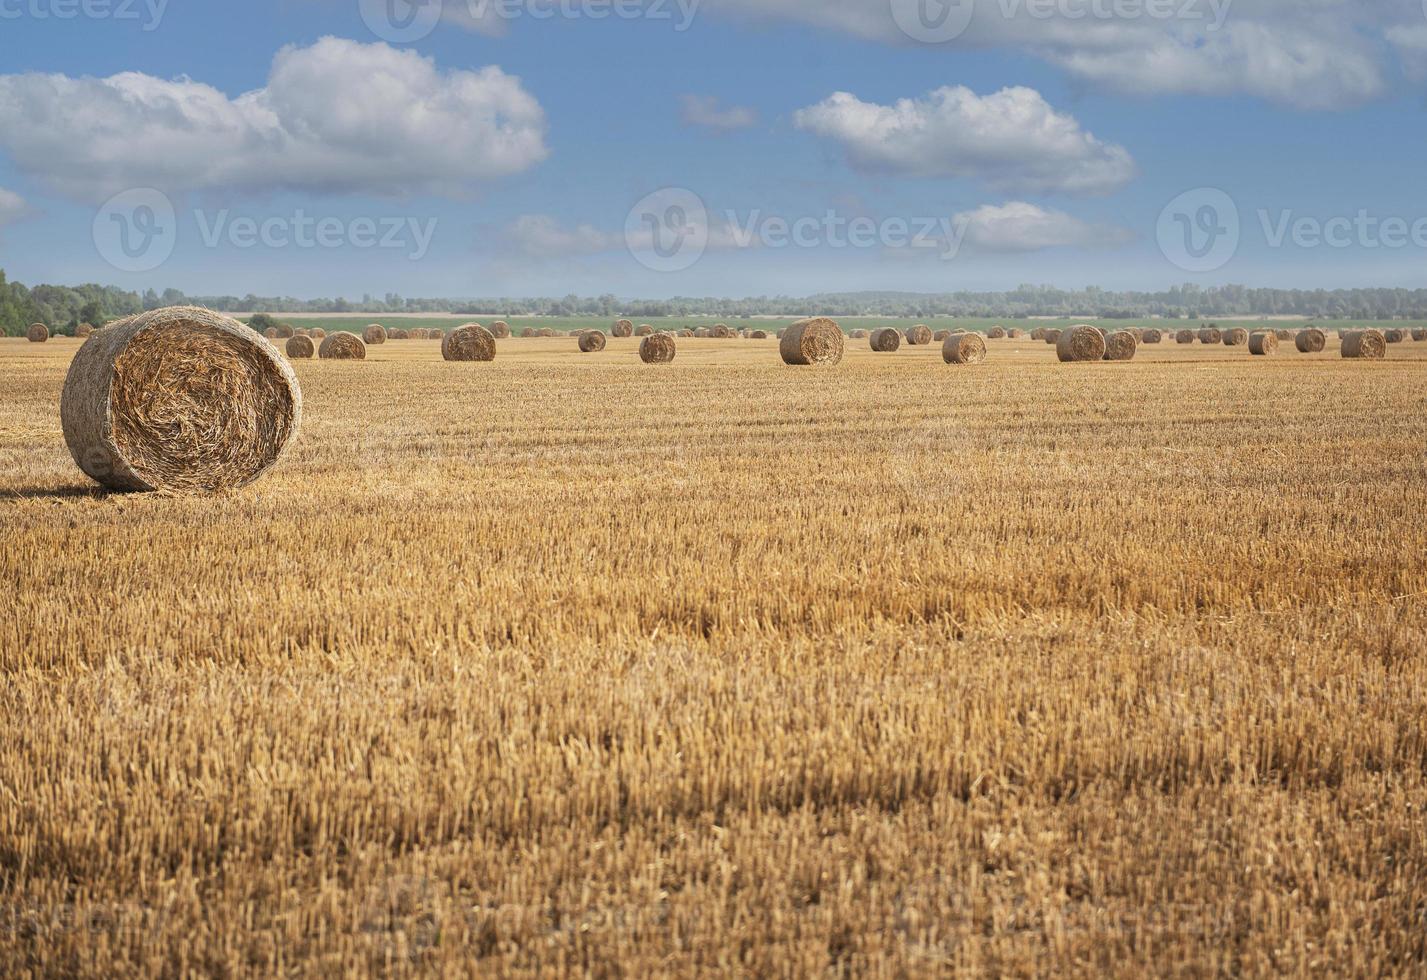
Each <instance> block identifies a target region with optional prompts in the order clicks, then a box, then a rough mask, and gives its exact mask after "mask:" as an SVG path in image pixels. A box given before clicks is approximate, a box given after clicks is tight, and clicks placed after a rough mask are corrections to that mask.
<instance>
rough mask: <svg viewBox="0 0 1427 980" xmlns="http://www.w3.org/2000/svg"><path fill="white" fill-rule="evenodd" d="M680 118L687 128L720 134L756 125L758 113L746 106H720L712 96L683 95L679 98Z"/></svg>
mask: <svg viewBox="0 0 1427 980" xmlns="http://www.w3.org/2000/svg"><path fill="white" fill-rule="evenodd" d="M680 102H681V106H680V112H679V115H680V118H682V119H683V121H684V123H685V124H686V125H689V126H703V127H705V128H707V129H716V130H719V131H720V132H731V131H732V130H735V129H747V128H748V127H750V126H754V125H757V123H758V112H757V111H756V110H754V109H752V108H749V107H748V106H720V105H719V102H718V99H716V98H714V97H713V96H711V95H709V96H703V95H685V96H682V97H681V98H680Z"/></svg>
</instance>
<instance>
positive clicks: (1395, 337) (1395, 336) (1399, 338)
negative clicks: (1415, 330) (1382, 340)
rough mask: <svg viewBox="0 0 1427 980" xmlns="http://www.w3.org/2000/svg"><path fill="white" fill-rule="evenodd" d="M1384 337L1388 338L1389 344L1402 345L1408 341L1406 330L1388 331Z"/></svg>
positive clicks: (1384, 333)
mask: <svg viewBox="0 0 1427 980" xmlns="http://www.w3.org/2000/svg"><path fill="white" fill-rule="evenodd" d="M1383 336H1384V337H1386V338H1387V342H1388V343H1389V344H1400V343H1402V342H1403V341H1404V340H1406V339H1407V331H1406V330H1386V331H1384V332H1383Z"/></svg>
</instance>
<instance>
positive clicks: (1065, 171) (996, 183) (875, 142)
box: [793, 86, 1136, 194]
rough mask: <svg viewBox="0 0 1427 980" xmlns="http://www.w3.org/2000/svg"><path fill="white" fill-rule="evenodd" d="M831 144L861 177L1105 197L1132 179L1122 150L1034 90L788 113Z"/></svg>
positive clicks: (833, 101) (954, 93)
mask: <svg viewBox="0 0 1427 980" xmlns="http://www.w3.org/2000/svg"><path fill="white" fill-rule="evenodd" d="M793 122H794V124H795V125H796V126H798V127H799V128H800V129H803V130H806V131H807V132H810V133H814V134H816V135H818V136H822V137H824V138H826V139H831V140H833V141H835V142H837V143H838V144H839V145H840V146H841V147H842V148H843V151H844V152H845V153H846V155H847V160H848V162H849V163H850V164H851V165H852V166H853V167H854V168H855V169H857V170H860V171H863V172H866V173H887V174H901V175H906V176H914V177H965V178H971V179H974V180H978V181H981V182H982V183H985V184H987V185H988V186H991V187H994V188H997V189H999V190H1006V191H1032V192H1042V193H1044V192H1051V191H1058V192H1063V193H1074V194H1103V193H1108V192H1110V191H1113V190H1116V189H1118V188H1120V187H1123V186H1124V185H1125V184H1127V183H1128V182H1129V181H1130V180H1132V179H1133V178H1134V176H1135V173H1136V168H1135V163H1134V161H1133V160H1132V159H1131V158H1130V154H1129V152H1128V151H1126V150H1125V148H1124V147H1121V146H1116V145H1114V144H1107V143H1102V142H1101V141H1100V140H1098V139H1096V138H1095V137H1094V136H1093V135H1091V134H1090V133H1088V132H1086V131H1085V130H1083V129H1082V128H1081V127H1080V124H1079V123H1078V122H1077V121H1076V120H1075V119H1074V118H1073V117H1072V116H1069V115H1065V114H1063V113H1059V112H1056V111H1055V110H1054V109H1053V108H1051V106H1050V104H1049V103H1047V102H1046V101H1045V99H1044V98H1042V97H1041V95H1040V93H1039V92H1037V91H1035V90H1034V89H1029V88H1007V89H1002V90H1001V91H1000V92H996V93H993V94H991V95H986V96H979V95H977V94H976V93H975V92H973V91H971V90H970V89H969V88H965V87H964V86H957V87H946V88H940V89H937V90H936V91H934V92H931V93H930V94H928V95H926V96H924V97H923V98H920V99H899V100H898V101H897V102H896V103H894V104H893V105H878V104H877V103H872V102H863V101H862V100H860V99H858V98H857V97H856V96H854V95H851V94H849V93H847V92H837V93H834V94H833V95H831V96H829V97H828V98H826V99H824V100H823V101H822V102H819V103H818V104H817V105H813V106H809V107H808V108H806V109H800V110H798V112H797V113H796V114H794V116H793Z"/></svg>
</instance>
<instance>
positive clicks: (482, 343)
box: [441, 323, 495, 361]
mask: <svg viewBox="0 0 1427 980" xmlns="http://www.w3.org/2000/svg"><path fill="white" fill-rule="evenodd" d="M441 359H442V360H445V361H494V360H495V334H493V333H491V332H490V331H489V330H487V329H486V328H485V327H483V326H481V325H480V324H479V323H468V324H466V325H465V326H462V327H457V328H456V329H455V330H452V331H451V332H450V333H448V334H447V335H446V336H445V337H443V338H442V340H441Z"/></svg>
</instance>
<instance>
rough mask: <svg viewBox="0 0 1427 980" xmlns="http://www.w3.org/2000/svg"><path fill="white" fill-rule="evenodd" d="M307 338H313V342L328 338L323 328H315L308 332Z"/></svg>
mask: <svg viewBox="0 0 1427 980" xmlns="http://www.w3.org/2000/svg"><path fill="white" fill-rule="evenodd" d="M307 336H309V337H311V338H312V339H313V340H322V339H323V338H324V337H326V336H327V331H326V330H323V329H322V328H321V327H313V328H312V329H311V330H309V331H307Z"/></svg>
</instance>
